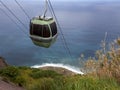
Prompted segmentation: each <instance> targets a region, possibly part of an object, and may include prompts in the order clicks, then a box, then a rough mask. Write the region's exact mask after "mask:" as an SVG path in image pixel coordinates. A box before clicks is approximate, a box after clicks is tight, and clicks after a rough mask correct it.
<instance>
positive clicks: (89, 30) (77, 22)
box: [0, 0, 120, 66]
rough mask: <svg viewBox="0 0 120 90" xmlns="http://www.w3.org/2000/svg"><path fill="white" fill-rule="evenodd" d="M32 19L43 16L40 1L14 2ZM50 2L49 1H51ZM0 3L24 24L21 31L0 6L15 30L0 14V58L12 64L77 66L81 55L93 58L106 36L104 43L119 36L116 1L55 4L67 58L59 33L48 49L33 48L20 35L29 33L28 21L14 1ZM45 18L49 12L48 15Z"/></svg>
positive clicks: (119, 7) (25, 37) (119, 8)
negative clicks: (69, 52)
mask: <svg viewBox="0 0 120 90" xmlns="http://www.w3.org/2000/svg"><path fill="white" fill-rule="evenodd" d="M18 1H19V3H20V4H21V5H22V6H23V7H24V9H25V10H26V12H27V13H28V14H29V16H30V17H31V18H32V17H34V16H37V15H41V14H42V13H43V9H42V8H43V5H44V2H42V0H18ZM51 1H52V0H51ZM3 2H4V3H5V4H6V5H7V6H8V7H9V8H10V9H11V10H12V11H13V13H14V14H15V15H16V16H17V17H19V19H20V20H21V21H22V22H23V23H24V24H25V25H26V27H27V28H28V29H25V28H24V27H23V26H22V25H21V24H20V23H19V22H18V21H17V20H16V18H15V17H13V16H12V15H11V14H10V13H9V12H8V11H7V10H6V9H5V8H4V7H3V6H2V5H1V4H0V8H2V9H4V10H5V11H6V12H7V14H8V15H9V16H11V17H12V19H14V20H15V22H16V23H17V24H18V25H19V26H20V27H21V28H18V26H17V25H15V24H14V23H13V22H12V21H11V20H10V19H9V18H8V17H7V16H6V15H5V14H4V13H3V12H2V11H0V56H3V57H5V59H6V60H7V62H8V63H9V64H12V65H19V66H20V65H28V66H32V65H36V64H37V65H39V64H43V63H62V64H68V65H73V66H79V57H80V55H81V54H84V55H85V58H88V57H90V56H94V54H95V51H96V50H98V49H100V43H101V41H102V40H103V39H104V36H105V32H107V33H108V35H107V40H106V42H107V44H108V43H110V42H111V41H113V40H114V39H116V38H117V37H118V36H120V2H79V1H75V2H74V1H73V2H57V1H56V2H55V1H52V3H53V7H54V10H55V13H56V16H57V18H58V21H59V23H60V26H61V28H62V31H63V33H64V36H65V39H66V41H67V44H68V47H69V49H70V51H71V54H72V57H73V58H71V57H70V56H69V54H68V51H66V50H65V48H64V44H63V43H62V40H61V37H62V35H61V33H60V32H59V36H58V39H57V41H56V42H55V44H53V45H52V46H51V47H50V48H48V49H46V48H42V47H38V46H35V45H34V44H33V43H32V41H31V39H30V38H29V37H28V35H26V34H25V33H24V32H26V33H28V34H29V19H28V18H27V17H26V16H25V14H24V13H23V12H22V11H21V9H20V8H19V7H18V6H17V4H16V3H15V2H14V0H5V1H4V0H3ZM48 15H50V13H49V12H48Z"/></svg>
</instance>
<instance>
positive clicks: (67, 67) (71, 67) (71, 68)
mask: <svg viewBox="0 0 120 90" xmlns="http://www.w3.org/2000/svg"><path fill="white" fill-rule="evenodd" d="M47 66H51V67H61V68H65V69H67V70H70V71H72V72H74V73H76V74H84V73H83V72H81V71H80V69H79V68H77V67H74V66H70V65H64V64H60V63H57V64H55V63H45V64H42V65H34V66H31V67H32V68H42V67H47Z"/></svg>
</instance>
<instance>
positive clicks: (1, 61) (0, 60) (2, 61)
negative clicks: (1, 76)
mask: <svg viewBox="0 0 120 90" xmlns="http://www.w3.org/2000/svg"><path fill="white" fill-rule="evenodd" d="M7 66H8V64H7V63H6V62H5V59H4V58H3V57H0V69H1V68H4V67H7Z"/></svg>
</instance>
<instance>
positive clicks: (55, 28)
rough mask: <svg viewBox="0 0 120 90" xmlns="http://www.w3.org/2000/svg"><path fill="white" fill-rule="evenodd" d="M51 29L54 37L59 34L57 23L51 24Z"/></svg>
mask: <svg viewBox="0 0 120 90" xmlns="http://www.w3.org/2000/svg"><path fill="white" fill-rule="evenodd" d="M50 27H51V31H52V36H54V35H56V34H57V27H56V23H55V22H54V23H52V24H50Z"/></svg>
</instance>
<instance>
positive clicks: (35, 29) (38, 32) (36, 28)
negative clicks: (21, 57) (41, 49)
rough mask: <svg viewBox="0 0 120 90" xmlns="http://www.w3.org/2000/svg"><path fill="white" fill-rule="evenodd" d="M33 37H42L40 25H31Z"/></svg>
mask: <svg viewBox="0 0 120 90" xmlns="http://www.w3.org/2000/svg"><path fill="white" fill-rule="evenodd" d="M33 35H37V36H42V25H37V24H34V25H33Z"/></svg>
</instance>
